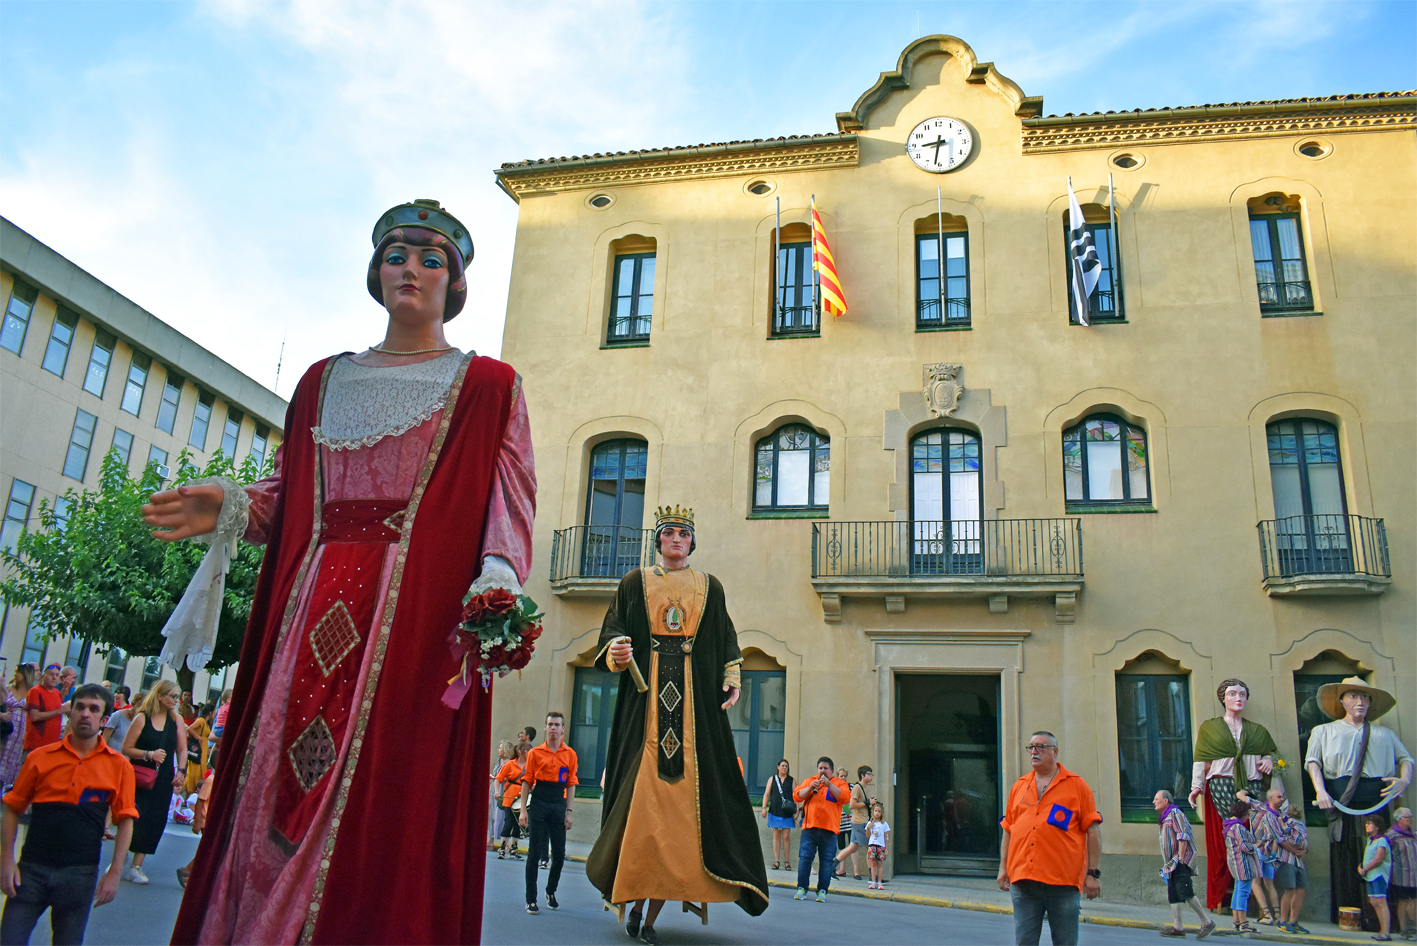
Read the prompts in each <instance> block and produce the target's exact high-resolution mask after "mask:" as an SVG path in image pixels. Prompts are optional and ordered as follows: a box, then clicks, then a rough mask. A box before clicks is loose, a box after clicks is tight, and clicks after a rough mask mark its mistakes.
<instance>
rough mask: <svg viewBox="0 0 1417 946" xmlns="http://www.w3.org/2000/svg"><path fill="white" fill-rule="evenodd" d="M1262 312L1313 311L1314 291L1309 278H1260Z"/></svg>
mask: <svg viewBox="0 0 1417 946" xmlns="http://www.w3.org/2000/svg"><path fill="white" fill-rule="evenodd" d="M1259 290H1260V311H1261V312H1312V311H1313V309H1314V293H1313V290H1312V289H1310V288H1309V281H1308V280H1307V279H1289V280H1277V281H1273V282H1269V281H1266V280H1263V279H1261V280H1259Z"/></svg>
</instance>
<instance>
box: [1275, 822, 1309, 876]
mask: <svg viewBox="0 0 1417 946" xmlns="http://www.w3.org/2000/svg"><path fill="white" fill-rule="evenodd" d="M1284 840H1286V841H1288V842H1289V843H1290V844H1292V845H1294V846H1295V847H1297V848H1298V849H1299V850H1301V851H1303V852H1305V853H1308V850H1309V829H1308V828H1306V827H1304V822H1302V821H1300V820H1299V819H1298V818H1289V817H1286V818H1285V819H1284ZM1279 863H1281V864H1292V865H1293V866H1295V867H1303V866H1304V855H1303V854H1295V853H1294V852H1293V851H1288V850H1285V849H1284V848H1280V849H1279Z"/></svg>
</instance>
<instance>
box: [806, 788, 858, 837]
mask: <svg viewBox="0 0 1417 946" xmlns="http://www.w3.org/2000/svg"><path fill="white" fill-rule="evenodd" d="M815 781H816V778H815V777H813V778H809V779H807V780H806V781H804V782H803V783H802V784H801V785H798V786H797V789H796V790H795V791H794V792H793V793H792V797H793V798H795V799H797V804H799V805H801V806H802V827H804V828H825V829H826V830H828V831H830V832H831V833H832V834H836V833H837V832H838V831H840V830H841V806H842V805H844V804H846V801H847V799H848V798H850V797H851V789H850V788H849V787H848V786H847V784H846V783H845V782H844V781H842V780H841V779H839V778H833V779H832V780H831V784H832V788H833V789H835V792H834V794H835V795H836V797H837V798H838V799H839V800H838V801H832V800H831V799H830V798H828V797H827V790H826V789H825V788H823V789H820V790H818V791H817V792H816V793H815V794H813V795H812V797H811V798H808V797H807V790H808V788H809V787H810V786H811V784H812V783H813V782H815Z"/></svg>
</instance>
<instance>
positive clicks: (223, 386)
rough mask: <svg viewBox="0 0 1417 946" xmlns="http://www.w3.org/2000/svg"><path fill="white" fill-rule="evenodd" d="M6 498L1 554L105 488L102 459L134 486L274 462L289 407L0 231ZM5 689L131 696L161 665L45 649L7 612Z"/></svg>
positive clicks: (79, 644)
mask: <svg viewBox="0 0 1417 946" xmlns="http://www.w3.org/2000/svg"><path fill="white" fill-rule="evenodd" d="M0 298H4V299H5V306H6V308H5V312H4V314H3V317H2V318H3V326H0V489H4V490H5V491H6V494H5V507H4V521H3V530H4V531H3V536H0V541H3V542H4V543H5V545H6V546H7V547H11V548H13V542H14V541H15V539H16V538H17V537H18V535H19V532H20V530H21V529H24V528H37V527H38V526H39V507H40V503H41V502H43V503H47V504H48V506H49V507H50V508H54V507H55V503H56V501H59V500H62V498H63V496H64V493H65V492H66V491H67V490H70V489H77V490H83V489H90V490H93V489H97V488H98V483H99V468H100V467H101V465H102V463H103V458H104V456H105V455H106V454H107V453H108V452H109V451H110V450H111V449H117V450H118V451H119V453H120V455H122V456H123V457H124V458H125V459H126V460H127V462H128V467H129V469H130V470H131V471H133V472H134V473H136V472H139V471H141V470H142V469H143V467H144V466H146V465H147V464H148V463H149V462H153V463H157V464H158V465H159V466H160V467H165V468H166V469H167V470H169V471H172V470H175V468H176V466H177V462H178V457H179V455H180V454H181V452H182V451H183V450H184V449H185V450H188V451H189V452H190V453H191V455H192V462H193V463H195V464H196V465H197V466H205V465H206V463H207V461H208V460H210V459H211V457H212V456H213V455H214V454H215V453H216V452H217V451H219V450H220V451H225V452H226V453H227V455H228V456H231V457H232V458H234V459H235V460H236V461H237V462H238V463H240V462H242V461H244V460H245V459H246V457H247V456H249V455H251V454H255V455H256V456H257V457H258V458H266V457H271V456H274V455H275V453H274V451H275V449H276V447H277V446H279V444H280V439H281V425H282V424H284V422H285V407H286V404H285V401H284V400H283V399H281V398H280V397H278V396H276V394H275V393H274V392H273V391H271V390H269V389H267V388H266V387H265V386H264V385H262V384H260V383H259V382H257V381H255V380H254V379H252V378H250V377H248V376H246V375H245V374H243V373H241V372H240V371H238V370H237V369H236V368H234V367H232V366H231V365H229V364H227V363H226V362H225V361H222V360H221V359H220V358H218V357H217V356H216V355H214V354H212V353H211V352H209V351H207V350H206V349H204V348H202V347H201V346H199V345H197V344H196V343H195V342H193V341H192V340H191V339H189V338H187V337H185V336H184V335H182V334H181V333H179V332H178V331H177V330H175V329H173V328H172V327H171V326H169V325H167V324H166V323H164V322H162V321H161V320H160V319H158V318H157V317H156V316H154V315H153V314H152V313H150V312H147V311H146V310H144V309H142V308H141V307H140V306H138V305H136V304H135V303H133V302H132V301H131V300H129V299H126V298H124V297H123V296H121V295H119V294H118V293H116V292H114V291H113V289H112V288H110V287H109V286H107V285H105V284H104V283H102V282H101V281H99V280H98V279H96V278H94V277H93V276H92V275H90V274H89V273H88V272H85V271H84V270H83V269H82V268H80V267H79V266H77V265H75V264H74V263H73V262H71V261H70V260H68V259H65V258H64V257H63V256H61V255H60V254H59V253H57V252H55V251H54V250H53V249H52V248H51V247H49V246H46V245H45V244H44V243H42V242H40V241H39V240H36V239H35V238H34V237H33V236H31V235H30V234H28V233H26V232H25V231H24V230H21V229H20V228H19V227H17V226H15V225H14V224H13V223H11V222H10V221H9V220H7V219H4V218H0ZM0 608H2V609H4V612H3V631H0V667H4V668H7V669H6V671H5V673H4V676H5V678H6V679H7V680H8V679H9V673H10V672H11V671H13V669H14V667H15V666H16V665H17V664H18V663H19V662H21V661H31V662H34V663H36V664H38V665H40V666H41V667H42V666H44V665H46V664H48V663H58V664H69V665H72V666H74V667H76V668H79V669H80V671H81V673H80V681H81V682H96V681H99V680H103V679H108V680H110V681H112V682H113V683H114V684H115V685H117V684H127V685H128V686H129V687H130V688H131V690H132V692H133V693H134V694H137V693H138V692H140V691H142V690H145V689H147V688H148V687H149V686H150V685H151V683H152V681H154V680H157V679H158V678H159V677H165V678H167V679H169V680H171V679H176V674H175V673H173V670H172V668H171V667H169V666H167V665H165V664H159V663H158V660H157V658H156V657H147V658H139V657H132V658H130V657H129V656H128V655H126V654H124V653H123V652H122V651H120V650H117V649H111V650H109V651H107V652H100V651H99V650H98V648H97V647H94V646H92V645H91V644H90V643H89V642H87V641H84V640H83V639H81V638H80V637H77V636H76V637H72V638H59V639H57V640H50V641H46V640H45V639H44V633H43V629H42V628H40V627H37V626H34V625H33V624H32V622H31V621H30V619H29V612H28V610H27V609H25V608H5V607H4V605H0ZM228 678H229V679H230V680H231V681H235V679H236V671H235V668H234V667H231V668H227V670H225V671H217V672H216V673H215V674H210V673H206V672H202V673H198V674H197V675H196V678H195V679H194V681H193V696H194V698H195V699H197V700H198V701H202V700H205V699H207V698H208V696H210V695H213V694H214V695H220V693H221V691H222V689H223V688H224V687H225V686H226V685H227V680H228Z"/></svg>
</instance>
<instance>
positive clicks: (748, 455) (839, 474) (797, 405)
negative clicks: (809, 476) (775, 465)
mask: <svg viewBox="0 0 1417 946" xmlns="http://www.w3.org/2000/svg"><path fill="white" fill-rule="evenodd" d="M916 396H917V397H919V393H918V392H917V394H916ZM790 424H804V425H806V426H807V427H810V428H812V429H813V430H815V431H816V432H817V433H818V434H819V435H821V436H822V437H824V438H826V439H827V440H828V441H829V442H830V443H831V468H832V473H831V478H830V480H829V488H828V493H829V494H830V495H829V498H827V499H826V500H825V501H822V500H821V498H820V497H819V498H818V505H817V506H815V507H812V508H813V509H814V510H820V509H822V508H823V507H825V508H826V509H842V508H844V504H845V502H846V479H847V464H848V459H847V450H848V444H847V438H846V422H845V421H843V420H842V419H841V418H840V417H838V416H837V415H835V414H831V413H828V412H827V411H825V410H823V409H822V408H820V407H818V406H817V405H816V404H813V403H811V402H810V401H799V400H795V399H786V400H781V401H774V402H773V403H771V404H769V405H767V406H766V407H764V408H763V409H762V410H760V411H758V412H757V413H756V414H754V415H752V416H751V417H745V418H744V419H743V420H742V421H740V422H739V424H738V428H737V429H736V430H735V431H734V432H733V509H734V511H735V512H737V513H740V514H741V515H742V516H743V518H745V519H754V518H776V517H774V516H771V515H766V514H765V513H767V512H768V511H767V510H762V509H759V510H755V509H754V506H753V496H754V494H753V487H754V485H755V479H754V471H755V469H756V462H757V446H758V442H759V441H760V440H762V439H763V438H764V437H770V436H772V434H773V433H774V432H775V431H777V430H779V429H781V428H782V427H784V426H787V425H790ZM646 502H648V500H646ZM755 513H756V514H755ZM810 518H825V515H824V514H822V513H820V512H817V513H816V514H814V515H812V516H810Z"/></svg>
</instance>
